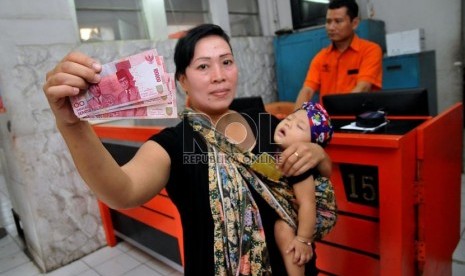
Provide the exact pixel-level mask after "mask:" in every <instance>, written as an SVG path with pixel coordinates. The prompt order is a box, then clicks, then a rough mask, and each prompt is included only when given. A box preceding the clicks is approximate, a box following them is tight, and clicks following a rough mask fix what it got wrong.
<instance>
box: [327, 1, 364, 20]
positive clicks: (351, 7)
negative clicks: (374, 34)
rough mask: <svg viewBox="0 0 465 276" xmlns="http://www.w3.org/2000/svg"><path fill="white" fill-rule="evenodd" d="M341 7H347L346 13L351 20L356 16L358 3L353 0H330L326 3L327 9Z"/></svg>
mask: <svg viewBox="0 0 465 276" xmlns="http://www.w3.org/2000/svg"><path fill="white" fill-rule="evenodd" d="M343 7H346V8H347V15H348V16H349V17H350V20H351V21H352V20H354V18H355V17H357V16H358V5H357V2H355V0H331V1H330V2H329V5H328V9H330V10H334V9H339V8H343Z"/></svg>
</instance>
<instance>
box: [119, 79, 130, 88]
mask: <svg viewBox="0 0 465 276" xmlns="http://www.w3.org/2000/svg"><path fill="white" fill-rule="evenodd" d="M118 81H119V83H120V84H121V87H123V89H128V88H129V80H128V78H126V77H121V78H119V79H118Z"/></svg>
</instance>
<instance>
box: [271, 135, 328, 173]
mask: <svg viewBox="0 0 465 276" xmlns="http://www.w3.org/2000/svg"><path fill="white" fill-rule="evenodd" d="M279 161H280V162H279V168H280V169H281V171H282V172H283V174H284V175H285V176H296V175H301V174H302V173H304V172H306V171H307V170H309V169H311V168H315V167H316V168H317V169H318V171H319V172H320V173H321V175H322V176H325V177H330V176H331V170H332V162H331V159H330V158H329V156H328V154H326V152H325V150H324V149H323V148H322V147H321V146H320V145H318V144H315V143H309V142H300V143H294V144H292V145H291V146H289V147H288V148H287V149H285V150H284V151H283V152H282V154H281V158H280V160H279Z"/></svg>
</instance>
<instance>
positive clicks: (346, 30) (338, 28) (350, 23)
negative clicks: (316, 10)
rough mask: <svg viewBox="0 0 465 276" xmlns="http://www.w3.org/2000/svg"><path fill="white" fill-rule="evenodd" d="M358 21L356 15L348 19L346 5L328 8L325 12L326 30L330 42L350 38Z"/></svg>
mask: <svg viewBox="0 0 465 276" xmlns="http://www.w3.org/2000/svg"><path fill="white" fill-rule="evenodd" d="M358 23H359V19H358V17H356V18H354V19H353V20H350V17H349V15H348V14H347V8H346V7H342V8H339V9H328V11H327V12H326V32H327V33H328V37H329V39H330V40H331V41H332V42H343V41H346V40H349V39H351V38H352V36H353V34H354V32H355V29H356V28H357V26H358Z"/></svg>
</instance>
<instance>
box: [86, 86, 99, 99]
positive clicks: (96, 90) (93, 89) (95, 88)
mask: <svg viewBox="0 0 465 276" xmlns="http://www.w3.org/2000/svg"><path fill="white" fill-rule="evenodd" d="M89 91H90V93H91V94H92V95H94V97H100V95H101V94H102V92H101V91H100V86H98V85H91V86H90V87H89Z"/></svg>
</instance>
